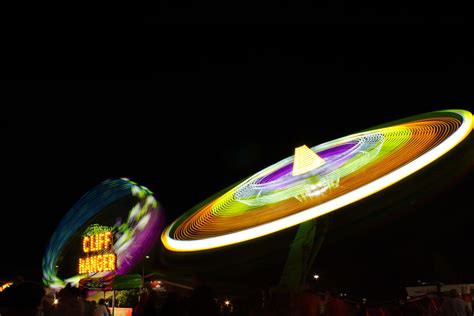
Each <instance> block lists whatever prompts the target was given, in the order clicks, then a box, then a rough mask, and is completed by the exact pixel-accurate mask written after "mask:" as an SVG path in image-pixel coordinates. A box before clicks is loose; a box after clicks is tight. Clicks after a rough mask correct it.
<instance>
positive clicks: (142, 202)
mask: <svg viewBox="0 0 474 316" xmlns="http://www.w3.org/2000/svg"><path fill="white" fill-rule="evenodd" d="M101 220H103V221H105V222H107V224H111V225H110V226H109V227H106V226H101V225H98V224H94V223H96V221H101ZM111 221H112V222H111ZM162 222H163V220H162V211H161V210H160V207H159V205H158V202H157V201H156V200H155V199H154V197H153V196H152V193H151V192H150V191H149V190H148V189H147V188H145V187H141V186H139V185H138V184H136V183H134V182H132V181H130V180H128V179H111V180H106V181H104V182H103V183H101V184H100V185H98V186H96V187H95V188H93V189H92V190H91V191H89V192H87V193H86V194H85V195H84V196H83V197H82V198H81V199H80V200H79V201H78V202H77V203H76V204H75V205H74V206H73V207H72V208H71V210H70V211H69V212H68V213H67V214H66V215H65V216H64V218H63V219H62V221H61V222H60V224H59V225H58V227H57V229H56V231H55V232H54V233H53V236H52V237H51V240H50V242H49V244H48V246H47V249H46V253H45V255H44V258H43V282H44V283H45V284H46V285H48V286H49V287H52V288H62V287H64V286H65V285H66V284H67V283H71V284H72V285H77V284H78V283H79V280H80V279H82V278H86V277H94V278H97V279H104V280H105V279H110V278H111V277H113V276H114V275H124V274H125V273H127V272H128V271H130V270H131V269H132V268H133V267H134V266H135V265H136V264H137V263H138V262H140V260H141V259H142V258H143V257H144V256H145V254H147V253H148V252H149V251H150V249H151V248H152V246H153V244H154V242H155V241H156V240H157V239H158V237H159V232H160V229H161V228H162ZM81 236H82V239H83V241H82V243H81V242H80V237H81ZM81 246H82V248H83V249H84V251H85V252H86V253H87V254H86V255H87V257H84V258H80V259H79V266H77V264H76V263H77V258H76V257H77V256H76V255H74V256H73V257H74V258H72V257H71V256H69V258H68V259H70V260H67V259H66V257H67V253H69V252H71V251H69V250H70V249H71V248H80V247H81ZM99 248H100V249H99ZM76 252H77V251H76ZM112 258H113V260H112ZM99 259H100V260H99ZM70 262H73V263H74V265H73V266H72V269H69V271H64V269H65V266H67V265H68V263H70ZM58 269H59V270H60V271H61V270H63V271H64V272H63V273H62V275H64V274H66V275H67V277H65V278H60V277H59V276H58V274H59V273H58ZM107 270H108V271H107ZM72 271H75V273H72ZM90 271H93V272H90ZM96 271H97V272H96Z"/></svg>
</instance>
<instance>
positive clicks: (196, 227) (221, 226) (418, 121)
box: [161, 110, 473, 252]
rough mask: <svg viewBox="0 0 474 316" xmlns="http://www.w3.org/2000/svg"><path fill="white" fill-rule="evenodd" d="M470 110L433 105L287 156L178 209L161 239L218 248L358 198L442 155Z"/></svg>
mask: <svg viewBox="0 0 474 316" xmlns="http://www.w3.org/2000/svg"><path fill="white" fill-rule="evenodd" d="M472 128H473V126H472V114H471V113H470V112H468V111H464V110H445V111H437V112H431V113H427V114H423V115H418V116H414V117H410V118H407V119H403V120H399V121H395V122H391V123H388V124H384V125H382V126H378V127H376V128H372V129H370V130H366V131H362V132H359V133H355V134H352V135H349V136H346V137H342V138H339V139H336V140H333V141H329V142H326V143H323V144H321V145H318V146H315V147H312V148H308V147H306V146H302V147H299V148H296V150H295V155H294V156H292V157H289V158H286V159H284V160H282V161H280V162H278V163H276V164H274V165H272V166H270V167H268V168H266V169H264V170H262V171H260V172H258V173H256V174H255V175H253V176H250V177H249V178H247V179H245V180H243V181H242V182H241V183H239V184H238V185H236V186H235V187H233V188H231V189H230V190H229V191H227V192H225V193H224V194H222V195H218V196H214V197H211V198H210V199H208V200H206V201H205V202H203V203H201V204H200V205H198V206H196V207H195V208H193V209H191V210H190V211H188V212H186V213H185V214H184V215H182V216H181V217H179V218H178V219H177V220H176V221H174V222H173V223H172V224H171V225H169V226H168V227H167V228H165V230H164V231H163V233H162V235H161V240H162V242H163V244H164V246H165V247H166V248H167V249H168V250H170V251H172V252H194V251H201V250H206V249H215V248H219V247H223V246H227V245H231V244H237V243H241V242H244V241H248V240H251V239H254V238H258V237H261V236H265V235H268V234H271V233H274V232H277V231H280V230H283V229H285V228H288V227H291V226H295V225H298V224H301V223H304V222H307V221H309V220H312V219H314V218H317V217H319V216H321V215H324V214H326V213H329V212H331V211H334V210H336V209H339V208H341V207H343V206H345V205H348V204H350V203H354V202H356V201H358V200H360V199H363V198H364V197H367V196H369V195H371V194H373V193H375V192H377V191H380V190H382V189H384V188H386V187H388V186H390V185H392V184H394V183H396V182H398V181H400V180H402V179H404V178H405V177H408V176H409V175H411V174H412V173H414V172H416V171H418V170H420V169H421V168H423V167H425V166H426V165H428V164H430V163H431V162H433V161H434V160H436V159H438V158H440V157H441V156H443V155H444V154H445V153H446V152H448V151H449V150H451V149H452V148H453V147H455V146H456V145H457V144H459V143H460V142H461V141H462V140H463V139H464V138H465V137H466V136H467V135H468V134H469V133H470V132H471V130H472Z"/></svg>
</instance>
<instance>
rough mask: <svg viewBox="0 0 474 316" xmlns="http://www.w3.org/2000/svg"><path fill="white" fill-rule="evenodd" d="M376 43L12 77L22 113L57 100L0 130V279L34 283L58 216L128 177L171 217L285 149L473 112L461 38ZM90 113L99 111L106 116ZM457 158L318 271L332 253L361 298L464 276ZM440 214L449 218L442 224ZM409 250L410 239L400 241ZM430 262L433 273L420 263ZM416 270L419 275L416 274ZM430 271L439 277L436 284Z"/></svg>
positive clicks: (210, 49)
mask: <svg viewBox="0 0 474 316" xmlns="http://www.w3.org/2000/svg"><path fill="white" fill-rule="evenodd" d="M379 44H380V45H378V44H377V45H376V44H371V45H365V43H364V44H363V45H352V44H350V43H346V44H344V45H342V44H340V45H332V46H329V45H324V44H322V43H321V45H316V44H315V45H314V46H311V47H302V45H295V44H294V43H293V44H288V45H284V44H282V43H280V44H278V45H275V46H274V45H271V46H268V47H258V46H257V45H252V46H247V45H241V44H240V43H239V44H236V45H235V46H233V45H232V44H229V43H226V44H225V45H223V46H220V45H217V44H214V45H203V46H202V47H199V48H196V47H194V48H192V49H190V50H189V51H186V50H184V49H183V48H184V44H181V46H179V48H180V49H179V53H178V54H175V53H177V51H178V48H176V47H175V48H169V47H164V48H163V50H161V51H159V47H153V48H151V50H145V52H144V54H143V60H141V61H138V62H137V64H134V67H136V68H133V70H131V69H132V62H128V63H127V62H126V63H125V64H124V65H122V67H123V69H124V70H123V72H122V76H124V77H127V76H130V78H129V79H136V78H137V77H138V78H145V79H153V80H150V81H142V82H105V81H95V82H90V83H89V82H87V83H86V82H81V83H78V82H74V83H69V82H65V81H63V82H57V83H55V82H50V83H31V82H30V83H28V84H26V86H21V87H20V86H18V85H16V84H13V86H14V87H15V89H18V91H20V90H22V91H25V90H26V91H29V93H28V96H24V95H21V94H19V95H18V99H17V103H18V104H24V103H28V104H32V102H34V101H35V100H36V101H37V102H40V101H41V102H51V104H62V106H63V107H62V108H61V110H60V111H58V112H57V114H60V115H62V117H61V118H58V119H56V118H55V117H54V116H53V115H54V113H51V117H49V118H48V119H36V120H32V119H30V120H28V121H26V120H24V119H23V118H22V117H21V116H19V117H12V118H11V119H9V120H7V121H4V122H2V124H1V126H0V131H1V138H0V140H1V142H2V152H3V155H2V156H3V161H4V162H3V164H2V165H3V168H4V169H3V170H4V172H3V176H4V180H3V184H2V192H3V194H2V201H3V202H4V204H3V207H2V212H1V214H2V215H1V216H2V225H1V226H2V229H1V232H0V234H1V237H2V256H1V258H2V259H1V263H0V266H1V269H0V279H8V278H11V277H14V276H15V275H17V274H21V275H23V276H25V277H26V278H28V279H32V280H36V281H40V278H41V258H42V256H43V254H44V249H45V247H46V244H47V242H48V240H49V238H50V236H51V235H52V233H53V231H54V229H55V227H56V225H57V224H58V222H59V221H60V220H61V217H62V216H63V215H64V214H65V213H66V212H67V211H68V210H69V208H70V207H71V206H72V205H73V204H74V203H75V202H76V201H77V200H78V199H79V198H80V197H81V196H82V194H84V193H85V192H87V191H88V190H89V189H91V188H92V187H93V186H95V185H97V184H99V183H100V182H101V181H103V180H105V179H107V178H111V177H127V178H130V179H131V180H133V181H135V182H138V183H139V184H141V185H144V186H146V187H148V188H149V189H151V190H152V191H153V192H154V194H155V197H156V198H157V199H158V200H159V201H160V202H161V203H162V206H163V207H164V209H165V211H166V214H167V220H168V222H170V221H171V220H173V219H175V218H176V217H177V216H179V215H180V214H182V213H183V212H185V211H186V210H187V209H189V208H190V207H192V206H194V205H195V204H197V203H199V202H201V201H202V200H204V199H205V198H207V197H209V196H210V195H212V194H214V193H216V192H218V191H219V190H221V189H223V188H225V187H226V186H228V185H230V184H232V183H234V182H236V181H238V180H240V179H242V178H244V177H246V176H249V175H252V174H253V173H255V172H257V171H259V170H261V169H262V168H264V167H266V166H268V165H270V164H272V163H275V162H277V161H279V160H280V159H283V158H285V157H287V156H289V155H292V154H293V150H294V148H295V147H297V146H301V145H303V144H306V145H308V146H314V145H316V144H318V143H321V142H324V141H329V140H331V139H334V138H336V137H342V136H345V135H347V134H349V133H353V132H357V131H360V130H362V129H365V128H368V127H371V126H374V125H378V124H381V123H385V122H388V121H391V120H396V119H400V118H404V117H407V116H410V115H416V114H420V113H423V112H427V111H434V110H440V109H446V108H463V109H467V110H470V111H471V112H472V111H473V110H474V97H473V90H472V85H471V84H470V83H469V82H468V81H467V80H466V78H468V76H469V74H472V71H473V70H474V50H473V47H472V44H471V46H469V45H467V44H462V43H455V42H453V43H450V44H449V45H440V43H436V42H430V43H426V42H423V43H420V42H417V41H410V43H403V44H398V43H397V44H393V45H391V44H390V43H389V42H387V41H385V43H379ZM441 46H442V47H443V48H441ZM447 47H449V48H447ZM155 54H156V55H155ZM137 55H138V54H137V53H134V55H133V57H137ZM152 56H153V58H152ZM114 58H115V57H114ZM51 60H52V59H51ZM94 65H98V63H97V62H96V63H95V64H94ZM129 66H130V68H127V67H129ZM106 67H110V69H112V68H113V67H112V66H110V65H108V64H107V65H106ZM28 69H29V70H31V69H30V68H28ZM137 69H138V70H137ZM40 70H43V68H40ZM70 70H71V72H67V71H65V70H63V69H61V67H60V66H59V65H58V66H57V67H56V68H53V70H52V71H53V72H52V73H53V75H54V74H56V75H57V78H58V79H61V78H63V77H65V78H70V77H74V73H75V71H76V73H77V74H78V75H79V77H81V78H82V77H88V76H89V77H91V78H92V79H101V78H104V77H113V76H114V75H115V74H116V72H114V71H115V70H114V71H108V70H109V68H106V69H105V70H104V68H103V69H102V70H97V72H93V71H92V72H87V71H84V70H81V69H80V67H79V66H76V67H74V66H73V67H72V68H71V69H70ZM23 74H24V75H25V76H26V77H33V78H34V77H36V76H37V75H38V73H36V72H34V71H31V72H28V71H26V72H23ZM48 76H49V75H48V74H47V75H46V77H48ZM102 105H106V106H107V107H109V108H110V110H108V111H107V112H105V113H102V111H101V110H99V107H100V106H102ZM99 112H101V113H100V114H105V115H102V116H101V115H99ZM116 114H121V115H119V116H118V117H116V116H115V115H116ZM459 155H462V153H459ZM466 157H467V158H466V159H472V157H473V156H472V155H471V156H466ZM453 161H454V162H457V160H456V159H454V158H453ZM469 163H470V165H471V168H470V171H469V170H468V171H463V173H462V175H459V177H458V178H457V179H456V180H455V181H454V182H450V183H449V184H448V185H447V186H446V188H445V189H443V190H442V191H441V192H442V193H439V192H438V193H437V195H436V196H432V195H430V194H424V196H428V197H427V198H424V199H423V203H421V202H420V203H418V204H416V205H415V207H414V208H413V209H411V210H410V214H415V215H413V217H412V220H400V219H398V218H397V219H393V218H392V217H390V216H389V217H387V218H388V220H387V222H384V221H382V220H381V222H383V225H386V226H384V227H386V231H387V232H390V233H391V234H392V235H389V234H388V233H385V235H384V234H381V232H382V231H383V230H384V229H382V228H381V227H378V228H377V223H378V222H377V221H375V224H374V225H372V226H371V228H370V229H369V231H370V232H372V233H374V234H375V235H372V236H366V235H364V234H357V233H354V235H353V236H352V237H353V238H352V241H351V242H352V244H351V243H347V242H345V241H341V240H339V239H338V238H337V237H335V238H334V239H333V240H329V241H328V245H330V247H333V248H331V249H334V250H335V251H334V253H332V254H333V255H334V257H332V254H331V251H329V250H328V249H329V248H328V249H322V252H321V256H323V255H324V256H323V257H321V258H320V262H321V264H320V271H323V272H322V273H327V274H332V275H335V274H337V273H335V272H334V271H333V272H331V271H329V270H330V266H331V262H332V261H331V260H333V261H334V265H333V266H334V269H339V270H340V271H341V273H340V274H341V275H343V276H344V277H343V278H345V279H348V280H349V279H351V275H356V274H363V275H364V277H367V278H368V279H367V280H368V282H367V284H361V282H360V280H359V279H357V278H352V281H350V282H348V283H347V284H348V285H343V286H347V287H349V286H350V287H352V289H354V291H356V289H355V288H356V287H359V290H360V288H364V290H360V291H359V292H360V293H364V291H365V288H366V287H370V288H371V289H372V293H373V292H374V291H373V289H374V288H376V286H377V284H378V286H382V287H383V286H385V284H387V285H386V286H387V287H390V286H392V287H397V286H400V285H402V284H407V285H408V283H411V284H413V283H414V282H416V280H417V279H419V278H421V279H423V280H424V281H433V280H439V279H442V277H443V276H445V278H446V279H449V280H454V281H456V282H457V281H463V282H464V280H465V281H466V282H474V277H472V274H470V265H469V264H468V263H469V262H471V263H472V262H473V260H474V255H473V251H472V245H471V242H470V236H471V233H470V232H471V228H472V227H473V224H474V218H473V217H472V216H470V215H469V213H470V212H472V195H471V196H469V194H470V193H469V190H468V189H466V187H465V186H466V185H467V184H468V180H467V179H472V178H473V177H472V176H473V175H474V174H473V171H472V170H473V168H472V167H473V162H472V161H470V162H468V163H467V164H468V165H469ZM431 176H432V175H431ZM432 177H434V178H436V176H432ZM439 181H440V182H442V181H443V179H442V178H441V179H439ZM416 190H417V187H416V186H413V192H416ZM390 194H392V195H391V196H396V195H397V193H396V192H395V193H394V192H392V193H390ZM394 200H396V199H395V198H394ZM447 201H452V203H450V202H449V203H448V202H447ZM400 203H403V202H402V201H400ZM401 208H404V207H403V205H402V206H401ZM441 209H448V210H449V211H447V213H446V215H445V216H446V217H443V216H444V215H443V216H431V215H430V214H431V213H433V212H436V210H437V212H438V213H439V212H440V210H441ZM417 212H418V215H417V216H416V214H417ZM451 213H452V214H453V218H454V219H453V218H450V219H449V220H447V219H446V218H447V217H450V215H449V214H451ZM448 224H449V225H450V227H449V228H447V227H446V226H447V225H448ZM374 227H375V228H374ZM405 231H406V233H404V232H405ZM395 232H397V234H396V235H393V233H395ZM440 232H446V234H444V233H443V234H441V233H440ZM376 234H379V235H376ZM435 235H436V236H441V235H442V237H440V238H433V236H435ZM354 236H355V237H354ZM374 236H377V238H376V237H374ZM390 236H392V237H393V238H391V237H390ZM407 236H410V237H407ZM411 236H412V237H411ZM349 238H350V236H349ZM354 238H359V241H360V243H364V244H365V245H366V246H364V247H363V249H361V250H360V252H356V253H348V252H347V251H348V248H349V247H352V246H351V245H354V244H357V243H358V241H357V240H355V241H354ZM441 240H443V243H441ZM446 240H447V241H446ZM338 243H340V244H338ZM407 243H411V244H413V246H412V247H405V246H404V245H407ZM433 243H438V244H440V247H439V248H440V249H443V250H440V254H439V255H433V253H434V252H435V250H433V249H435V248H436V247H434V248H433V247H432V246H429V247H426V248H425V245H427V244H430V245H433ZM444 243H446V244H444ZM441 244H442V245H441ZM343 245H346V246H343ZM328 247H329V246H328ZM384 247H385V248H386V249H387V247H392V248H393V249H395V250H394V251H393V252H392V255H389V252H390V251H387V250H386V251H382V252H381V254H380V255H378V253H379V249H381V248H384ZM448 248H450V249H451V250H450V251H451V252H450V253H448V252H446V251H445V250H446V249H448ZM336 249H342V250H341V251H344V252H345V253H344V254H341V253H338V251H336ZM404 249H406V251H405V250H404ZM443 251H444V252H443ZM460 253H462V255H459V254H460ZM400 256H403V258H405V259H406V260H401V259H400V258H401V257H400ZM435 257H436V258H438V259H436V258H435ZM446 258H448V259H446ZM452 258H455V260H454V259H453V260H454V261H453V260H452ZM317 261H318V259H317ZM342 261H344V262H342ZM374 261H375V262H377V261H380V262H379V263H377V265H378V266H379V267H380V269H376V270H375V269H372V267H373V265H371V264H368V262H371V263H372V264H373V262H374ZM435 261H436V262H438V263H435ZM336 262H337V264H336ZM440 262H442V263H440ZM458 262H462V264H461V263H460V264H459V265H458V264H457V263H458ZM436 264H437V265H438V266H443V267H444V268H443V267H442V268H439V269H435V268H432V266H435V265H436ZM427 265H431V266H430V268H429V269H424V268H423V267H424V266H427ZM448 270H450V271H451V270H459V272H458V271H456V272H454V274H453V273H452V272H449V271H448ZM421 271H424V272H423V273H422V272H421ZM439 271H448V272H446V273H445V272H443V273H444V274H443V276H440V275H437V273H438V274H439ZM420 275H421V276H420ZM453 275H454V276H453ZM461 279H462V280H461ZM380 280H382V281H380ZM384 280H385V281H384ZM384 283H385V284H384ZM368 291H369V290H368Z"/></svg>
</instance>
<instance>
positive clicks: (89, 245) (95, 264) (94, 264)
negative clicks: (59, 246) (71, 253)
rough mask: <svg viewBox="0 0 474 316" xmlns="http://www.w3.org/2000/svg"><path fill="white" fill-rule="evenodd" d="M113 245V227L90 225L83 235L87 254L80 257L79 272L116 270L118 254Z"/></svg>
mask: <svg viewBox="0 0 474 316" xmlns="http://www.w3.org/2000/svg"><path fill="white" fill-rule="evenodd" d="M112 246H113V235H112V227H108V226H100V225H97V224H94V225H91V226H89V227H88V228H87V230H86V231H85V233H84V234H83V236H82V251H83V252H84V254H85V255H86V256H85V257H82V258H79V263H78V267H79V274H88V273H96V272H104V271H113V270H115V269H116V262H117V255H116V254H115V253H113V249H112Z"/></svg>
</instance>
